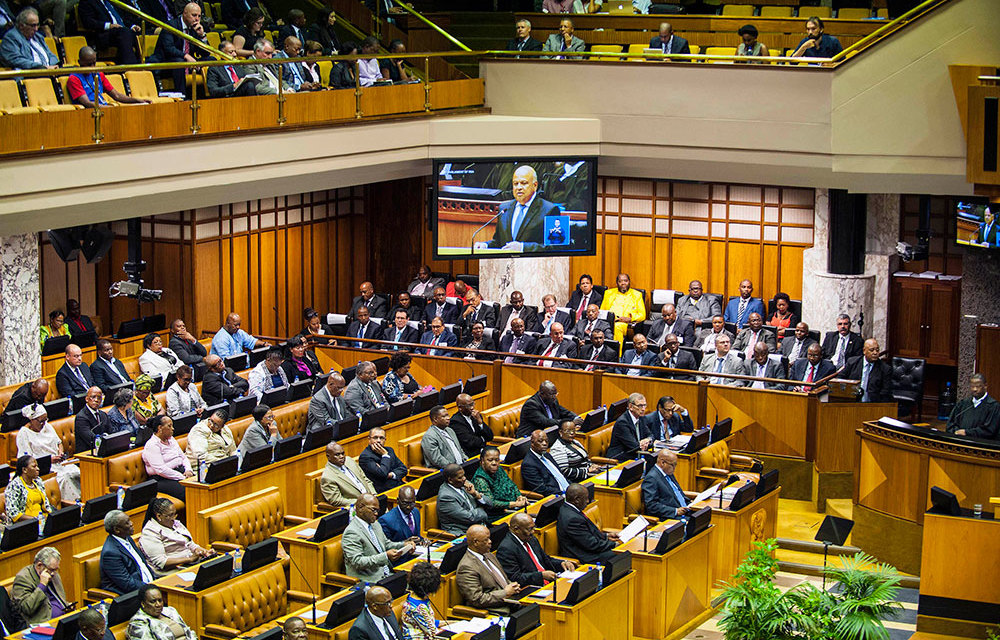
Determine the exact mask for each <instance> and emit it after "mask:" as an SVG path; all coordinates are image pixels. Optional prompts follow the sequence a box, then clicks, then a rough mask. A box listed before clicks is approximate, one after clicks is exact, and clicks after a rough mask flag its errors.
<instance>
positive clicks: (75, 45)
mask: <svg viewBox="0 0 1000 640" xmlns="http://www.w3.org/2000/svg"><path fill="white" fill-rule="evenodd" d="M62 46H63V53H65V54H66V57H65V59H64V60H63V63H64V64H65V65H66V66H67V67H77V66H79V65H80V49H82V48H84V47H86V46H87V39H86V38H84V37H83V36H66V37H65V38H63V39H62Z"/></svg>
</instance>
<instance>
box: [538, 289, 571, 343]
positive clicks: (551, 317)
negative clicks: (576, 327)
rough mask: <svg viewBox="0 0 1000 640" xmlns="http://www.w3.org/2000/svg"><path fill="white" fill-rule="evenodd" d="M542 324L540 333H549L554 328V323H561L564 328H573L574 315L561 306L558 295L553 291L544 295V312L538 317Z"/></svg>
mask: <svg viewBox="0 0 1000 640" xmlns="http://www.w3.org/2000/svg"><path fill="white" fill-rule="evenodd" d="M538 322H539V324H540V325H541V329H539V333H548V332H549V331H551V330H552V325H553V324H555V323H559V324H561V325H562V326H563V330H564V331H565V330H566V329H572V328H573V316H572V314H570V313H567V312H565V311H563V310H562V309H560V308H559V306H558V303H557V302H556V297H555V296H554V295H552V294H551V293H547V294H545V295H544V296H542V313H541V315H540V316H539V318H538Z"/></svg>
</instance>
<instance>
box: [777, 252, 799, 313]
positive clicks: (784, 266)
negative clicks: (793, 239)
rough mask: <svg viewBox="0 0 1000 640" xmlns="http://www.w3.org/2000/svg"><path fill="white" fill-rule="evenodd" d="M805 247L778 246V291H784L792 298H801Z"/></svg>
mask: <svg viewBox="0 0 1000 640" xmlns="http://www.w3.org/2000/svg"><path fill="white" fill-rule="evenodd" d="M804 251H805V247H793V246H788V245H781V246H779V247H778V256H779V260H780V261H781V263H780V271H779V272H778V284H777V289H778V291H784V292H785V293H787V294H788V296H789V297H790V298H792V299H793V300H801V299H802V254H803V252H804Z"/></svg>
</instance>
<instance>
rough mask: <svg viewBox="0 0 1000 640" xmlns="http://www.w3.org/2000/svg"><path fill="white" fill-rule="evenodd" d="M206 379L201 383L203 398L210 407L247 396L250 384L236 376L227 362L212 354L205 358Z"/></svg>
mask: <svg viewBox="0 0 1000 640" xmlns="http://www.w3.org/2000/svg"><path fill="white" fill-rule="evenodd" d="M205 366H207V367H208V371H206V372H205V378H204V379H203V380H202V381H201V397H202V399H203V400H204V401H205V402H207V403H208V405H209V406H212V405H216V404H219V403H220V402H229V401H230V400H235V399H236V398H240V397H242V396H245V395H246V394H247V391H248V390H249V389H250V383H249V382H247V380H246V379H245V378H241V377H240V376H238V375H236V372H235V371H233V368H232V367H227V366H226V361H225V360H223V359H222V358H220V357H219V356H217V355H215V354H212V355H210V356H207V357H206V358H205Z"/></svg>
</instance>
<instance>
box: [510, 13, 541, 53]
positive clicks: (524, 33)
mask: <svg viewBox="0 0 1000 640" xmlns="http://www.w3.org/2000/svg"><path fill="white" fill-rule="evenodd" d="M514 28H515V29H516V30H517V37H514V38H511V39H510V40H508V41H507V49H506V50H507V51H541V50H542V43H541V41H540V40H535V39H534V38H532V37H531V22H530V21H529V20H528V19H527V18H521V19H520V20H518V21H517V22H515V23H514Z"/></svg>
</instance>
